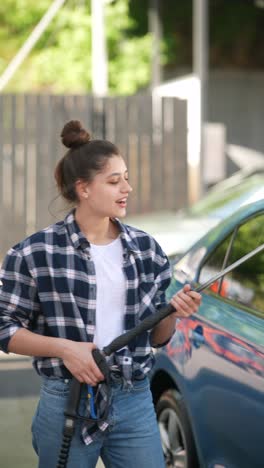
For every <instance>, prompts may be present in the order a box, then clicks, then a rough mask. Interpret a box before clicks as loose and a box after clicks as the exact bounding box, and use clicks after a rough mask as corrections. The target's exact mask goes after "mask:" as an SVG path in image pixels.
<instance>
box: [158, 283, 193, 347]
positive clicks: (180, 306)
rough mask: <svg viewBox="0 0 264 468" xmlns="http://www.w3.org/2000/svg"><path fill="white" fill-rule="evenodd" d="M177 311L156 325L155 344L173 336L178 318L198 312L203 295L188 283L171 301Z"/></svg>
mask: <svg viewBox="0 0 264 468" xmlns="http://www.w3.org/2000/svg"><path fill="white" fill-rule="evenodd" d="M170 303H171V305H172V306H173V307H174V308H175V309H176V312H174V313H172V314H170V315H169V316H168V317H166V318H165V319H163V320H162V321H161V322H160V323H158V325H156V326H155V327H154V328H153V330H152V334H151V341H152V344H153V346H155V345H158V344H161V343H165V342H166V341H167V340H169V339H170V338H171V336H172V335H173V333H174V331H175V323H176V319H177V318H186V317H189V316H190V315H192V314H193V313H195V312H197V311H198V309H199V306H200V304H201V295H200V294H199V293H197V292H195V291H192V290H191V287H190V285H188V284H186V285H185V286H184V287H183V289H181V290H180V291H179V292H177V294H175V295H174V296H173V297H172V298H171V301H170Z"/></svg>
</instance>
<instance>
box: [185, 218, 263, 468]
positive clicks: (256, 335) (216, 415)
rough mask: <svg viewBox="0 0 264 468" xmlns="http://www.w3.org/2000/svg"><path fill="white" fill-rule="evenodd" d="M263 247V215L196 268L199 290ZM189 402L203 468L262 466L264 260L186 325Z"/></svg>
mask: <svg viewBox="0 0 264 468" xmlns="http://www.w3.org/2000/svg"><path fill="white" fill-rule="evenodd" d="M263 243H264V215H263V214H262V215H259V216H257V217H252V218H251V219H249V220H248V221H247V222H246V223H244V224H243V225H241V226H238V227H237V229H235V230H234V231H233V232H232V233H231V234H230V235H229V236H228V237H227V238H226V239H225V241H223V242H221V243H220V245H219V246H218V247H217V248H216V249H214V252H213V253H212V255H210V256H209V257H208V258H207V259H206V260H205V261H204V262H203V264H202V267H201V269H200V272H199V282H200V283H203V282H204V281H206V280H207V279H208V277H209V276H212V275H213V274H214V273H216V272H218V271H220V270H221V269H222V268H223V267H225V266H228V265H229V264H231V263H233V262H234V261H236V260H237V259H239V258H241V257H242V256H243V255H244V254H246V253H248V252H249V251H251V250H252V249H254V248H255V247H257V246H258V245H261V244H263ZM188 336H189V341H190V344H191V358H190V359H188V360H187V361H186V363H185V366H184V376H185V382H186V385H187V388H186V393H187V398H188V395H189V398H188V399H189V401H190V405H191V409H190V411H191V413H192V419H193V421H194V425H195V426H196V427H195V431H196V432H197V433H199V440H200V441H199V444H200V446H201V449H202V452H203V453H204V454H205V458H206V459H205V465H206V466H208V467H212V468H213V467H227V468H230V467H234V468H261V467H263V466H264V444H263V427H262V426H263V420H264V253H263V252H262V253H259V254H258V255H256V256H255V257H254V258H252V259H251V260H248V261H247V262H245V263H244V264H243V265H241V266H240V267H238V268H237V269H236V270H234V271H233V272H232V273H230V274H228V275H226V276H225V277H224V279H223V280H221V281H219V282H217V283H215V284H214V285H212V286H211V287H210V288H209V289H207V290H206V291H205V294H204V296H203V303H202V306H201V308H200V310H199V314H198V316H197V317H196V318H195V316H194V318H193V319H192V320H189V321H188Z"/></svg>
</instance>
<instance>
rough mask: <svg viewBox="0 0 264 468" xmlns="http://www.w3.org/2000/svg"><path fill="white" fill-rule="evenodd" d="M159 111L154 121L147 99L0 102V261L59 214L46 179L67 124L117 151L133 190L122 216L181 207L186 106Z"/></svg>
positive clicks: (5, 98)
mask: <svg viewBox="0 0 264 468" xmlns="http://www.w3.org/2000/svg"><path fill="white" fill-rule="evenodd" d="M159 104H160V107H159V114H158V115H157V108H156V106H155V109H153V102H152V98H151V96H150V95H139V96H133V97H118V98H117V97H113V98H110V97H107V98H103V99H102V98H94V97H92V96H88V95H78V96H76V95H74V96H73V95H63V96H54V95H11V94H3V95H0V190H1V193H0V214H1V230H0V231H1V232H0V255H1V256H2V255H3V253H4V252H5V251H6V250H7V248H9V247H10V246H11V245H13V244H15V243H16V242H17V241H19V240H21V239H23V238H24V237H25V236H27V235H29V234H31V233H32V232H34V231H36V230H38V229H41V228H43V227H45V226H47V225H48V224H50V223H53V222H56V221H57V220H58V219H61V218H62V216H64V214H65V212H66V211H67V209H66V210H65V205H62V203H61V202H58V199H56V187H55V181H54V177H53V172H54V167H55V164H56V162H57V161H58V159H60V157H62V156H63V154H64V152H65V148H64V147H63V146H62V144H61V142H60V131H61V129H62V127H63V125H64V124H65V122H67V121H68V120H70V119H80V120H81V121H82V122H83V124H84V126H85V127H86V128H88V129H89V130H91V132H92V135H93V137H96V138H106V139H109V140H111V141H113V142H114V143H116V144H117V146H118V147H119V149H120V150H121V153H122V155H123V156H124V159H125V160H126V163H127V165H128V170H129V178H130V182H131V185H132V186H133V192H132V196H131V198H130V202H129V212H128V213H129V214H135V213H148V212H151V211H157V210H162V209H175V210H176V209H178V208H181V207H183V206H185V205H186V204H187V192H188V188H187V123H186V122H187V116H186V102H184V101H180V100H178V99H175V98H163V99H162V101H161V102H160V103H159ZM154 110H155V113H154V112H153V111H154ZM153 115H155V118H154V117H153Z"/></svg>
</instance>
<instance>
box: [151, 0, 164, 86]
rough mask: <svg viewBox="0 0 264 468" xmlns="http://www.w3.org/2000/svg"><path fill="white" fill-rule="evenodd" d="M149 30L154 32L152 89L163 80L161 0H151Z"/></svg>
mask: <svg viewBox="0 0 264 468" xmlns="http://www.w3.org/2000/svg"><path fill="white" fill-rule="evenodd" d="M149 30H150V32H151V34H152V73H151V82H152V83H151V85H152V89H154V88H155V87H156V86H158V85H159V84H160V83H161V81H162V69H161V59H160V43H161V38H162V25H161V19H160V1H159V0H149Z"/></svg>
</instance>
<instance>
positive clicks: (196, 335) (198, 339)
mask: <svg viewBox="0 0 264 468" xmlns="http://www.w3.org/2000/svg"><path fill="white" fill-rule="evenodd" d="M190 340H191V341H192V342H193V345H194V346H195V348H200V346H201V345H202V344H204V342H205V339H204V334H203V327H201V325H198V326H197V327H196V328H195V329H194V330H191V332H190Z"/></svg>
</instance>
